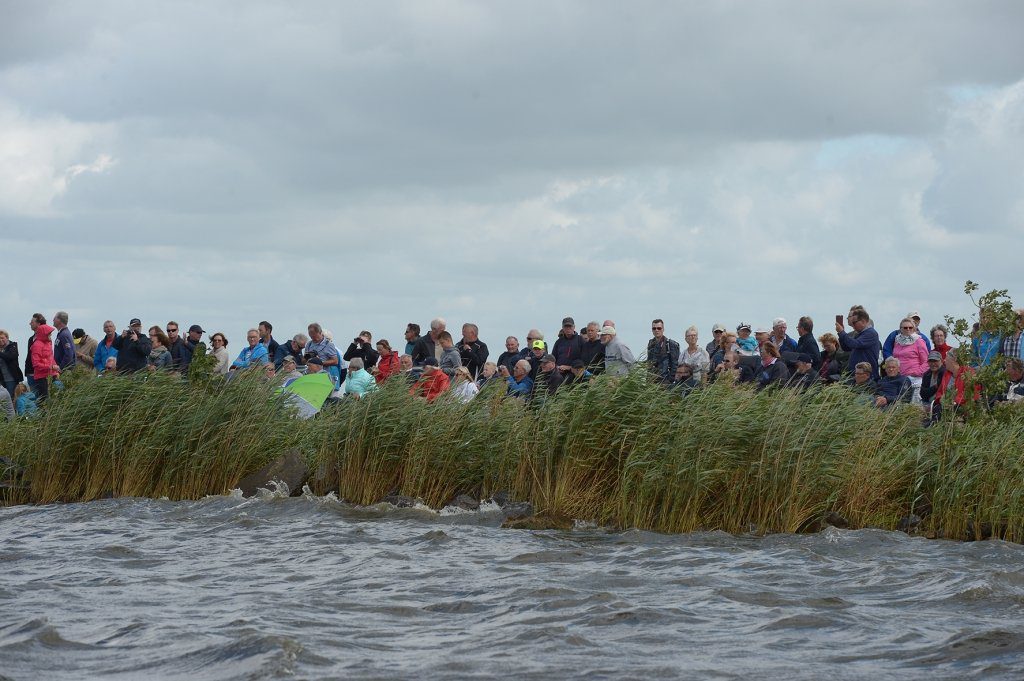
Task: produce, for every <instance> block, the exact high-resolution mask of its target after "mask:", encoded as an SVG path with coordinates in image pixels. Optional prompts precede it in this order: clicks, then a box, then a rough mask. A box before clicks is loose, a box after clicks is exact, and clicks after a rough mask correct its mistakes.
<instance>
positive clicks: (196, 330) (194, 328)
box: [188, 324, 206, 333]
mask: <svg viewBox="0 0 1024 681" xmlns="http://www.w3.org/2000/svg"><path fill="white" fill-rule="evenodd" d="M188 332H189V333H206V332H205V331H203V327H201V326H199V325H198V324H193V325H192V326H190V327H188Z"/></svg>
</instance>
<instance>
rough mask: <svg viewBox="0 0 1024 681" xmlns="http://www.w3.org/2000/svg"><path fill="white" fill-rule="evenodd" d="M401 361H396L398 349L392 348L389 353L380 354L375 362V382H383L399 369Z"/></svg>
mask: <svg viewBox="0 0 1024 681" xmlns="http://www.w3.org/2000/svg"><path fill="white" fill-rule="evenodd" d="M401 368H402V367H401V363H400V362H399V361H398V351H397V350H392V351H391V354H389V355H381V356H380V361H379V362H377V382H378V383H383V382H384V381H386V380H388V378H389V377H391V376H394V375H395V374H397V373H398V372H399V371H401Z"/></svg>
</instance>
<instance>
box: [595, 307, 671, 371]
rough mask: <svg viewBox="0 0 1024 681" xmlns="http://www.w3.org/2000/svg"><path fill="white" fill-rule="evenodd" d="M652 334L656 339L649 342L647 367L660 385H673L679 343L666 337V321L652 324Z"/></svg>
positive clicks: (606, 350)
mask: <svg viewBox="0 0 1024 681" xmlns="http://www.w3.org/2000/svg"><path fill="white" fill-rule="evenodd" d="M607 328H612V327H607ZM601 333H604V331H603V330H602V332H601ZM651 333H652V334H653V335H654V337H653V338H651V339H650V340H649V341H647V365H648V367H649V368H650V370H651V373H652V374H654V377H655V379H656V380H657V381H658V382H659V383H665V384H668V383H671V382H672V381H673V380H674V379H675V375H676V366H677V365H678V364H679V343H678V342H677V341H674V340H672V339H671V338H668V337H667V336H666V335H665V321H664V320H662V319H655V320H653V321H652V322H651ZM607 352H608V348H607V346H605V353H606V354H607Z"/></svg>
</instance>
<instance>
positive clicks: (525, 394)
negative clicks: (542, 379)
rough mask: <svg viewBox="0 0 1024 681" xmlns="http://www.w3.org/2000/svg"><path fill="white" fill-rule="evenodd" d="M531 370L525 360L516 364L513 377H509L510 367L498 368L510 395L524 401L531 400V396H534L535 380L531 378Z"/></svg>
mask: <svg viewBox="0 0 1024 681" xmlns="http://www.w3.org/2000/svg"><path fill="white" fill-rule="evenodd" d="M530 369H531V367H530V363H529V362H528V361H526V360H525V359H521V360H519V361H518V362H516V364H515V367H514V368H513V370H512V375H509V371H508V367H505V366H500V367H498V372H499V373H500V374H501V375H502V377H503V378H504V379H505V382H506V383H507V384H508V393H507V394H508V395H511V396H512V397H518V398H520V399H523V400H528V399H530V395H532V394H533V379H532V378H530Z"/></svg>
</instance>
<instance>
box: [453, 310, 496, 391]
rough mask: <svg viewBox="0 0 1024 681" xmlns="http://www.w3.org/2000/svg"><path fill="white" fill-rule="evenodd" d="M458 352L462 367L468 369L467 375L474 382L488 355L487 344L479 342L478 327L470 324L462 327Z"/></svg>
mask: <svg viewBox="0 0 1024 681" xmlns="http://www.w3.org/2000/svg"><path fill="white" fill-rule="evenodd" d="M458 350H459V357H460V359H461V361H462V366H464V367H466V368H467V369H469V375H470V376H472V377H473V380H474V381H475V380H476V379H477V378H479V377H480V372H481V371H483V368H484V363H486V362H487V355H489V354H490V351H489V350H488V349H487V344H486V343H484V342H483V341H482V340H480V327H479V326H477V325H476V324H472V323H466V324H463V325H462V339H461V340H460V341H459V345H458Z"/></svg>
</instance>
